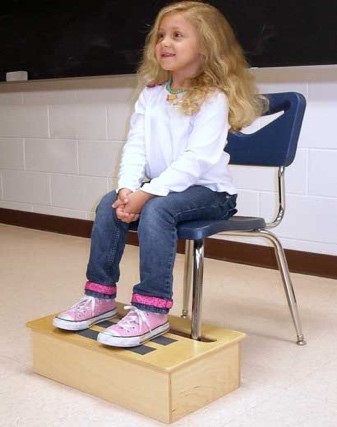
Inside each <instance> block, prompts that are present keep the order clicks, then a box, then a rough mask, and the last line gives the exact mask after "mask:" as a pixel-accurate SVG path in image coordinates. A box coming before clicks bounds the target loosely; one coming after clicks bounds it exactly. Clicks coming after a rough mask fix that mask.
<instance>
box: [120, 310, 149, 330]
mask: <svg viewBox="0 0 337 427" xmlns="http://www.w3.org/2000/svg"><path fill="white" fill-rule="evenodd" d="M124 308H125V310H130V311H129V313H128V314H127V315H126V316H125V317H123V319H121V320H120V321H119V322H118V326H119V327H120V328H122V329H125V330H126V331H127V332H129V331H130V330H131V329H134V328H139V327H141V326H142V325H143V323H145V324H146V326H147V327H148V328H149V330H150V331H151V326H150V324H149V321H148V319H147V317H146V314H145V312H144V311H142V310H139V309H138V308H137V307H134V306H133V305H127V306H125V307H124Z"/></svg>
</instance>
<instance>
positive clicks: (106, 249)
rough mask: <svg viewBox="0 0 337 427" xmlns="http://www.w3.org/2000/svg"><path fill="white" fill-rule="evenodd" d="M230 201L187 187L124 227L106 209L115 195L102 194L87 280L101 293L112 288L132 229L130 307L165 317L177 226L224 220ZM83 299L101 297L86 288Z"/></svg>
mask: <svg viewBox="0 0 337 427" xmlns="http://www.w3.org/2000/svg"><path fill="white" fill-rule="evenodd" d="M236 197H237V196H236V195H229V194H227V193H225V192H223V193H219V192H214V191H212V190H210V189H208V188H206V187H203V186H192V187H190V188H188V189H187V190H185V191H183V192H179V193H174V192H172V193H169V194H168V195H167V196H164V197H163V196H156V197H154V198H153V199H151V200H149V201H148V202H147V203H146V204H145V205H144V207H143V209H142V211H141V215H140V218H139V220H138V221H137V222H135V223H131V224H127V223H124V222H122V221H120V220H119V219H118V218H117V217H116V213H115V209H114V208H112V204H113V203H114V201H115V200H116V198H117V194H116V192H115V191H112V192H110V193H108V194H106V195H105V196H104V197H103V198H102V200H101V202H100V203H99V205H98V207H97V210H96V219H95V222H94V225H93V228H92V235H91V250H90V257H89V263H88V268H87V279H88V281H89V282H94V283H96V284H99V285H105V286H103V287H102V288H107V287H108V286H111V287H113V288H114V287H115V286H116V283H117V282H118V280H119V276H120V270H119V264H120V261H121V258H122V255H123V251H124V248H125V244H126V239H127V233H128V230H129V229H135V228H138V239H139V249H140V283H138V284H137V285H135V286H134V288H133V297H132V304H133V305H134V306H136V307H138V308H140V309H143V310H148V311H152V312H157V313H167V312H168V311H169V308H170V307H171V306H172V284H173V267H174V261H175V257H176V250H177V224H178V223H179V222H182V221H188V220H195V219H227V218H229V217H231V216H232V215H233V214H235V212H236V209H235V205H236ZM86 294H87V295H93V296H96V297H107V295H104V294H103V295H102V294H100V293H97V292H95V291H93V290H92V289H86ZM109 296H110V297H111V292H110V293H109ZM114 296H115V295H112V297H114Z"/></svg>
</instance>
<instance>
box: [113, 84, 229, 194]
mask: <svg viewBox="0 0 337 427" xmlns="http://www.w3.org/2000/svg"><path fill="white" fill-rule="evenodd" d="M167 95H168V92H167V90H166V88H165V85H158V86H155V87H146V88H145V89H143V91H142V92H141V94H140V96H139V98H138V100H137V102H136V104H135V111H134V113H133V115H132V117H131V121H130V131H129V134H128V138H127V142H126V144H125V145H124V148H123V154H122V161H121V165H120V171H119V181H118V188H129V189H130V190H133V191H135V190H137V189H139V188H140V187H141V185H142V183H143V182H144V179H148V180H150V182H148V183H145V184H144V185H143V186H142V190H143V191H145V192H148V193H151V194H155V195H158V196H166V195H167V194H168V193H169V192H171V191H175V192H181V191H184V190H186V189H187V188H188V187H190V186H192V185H203V186H205V187H208V188H210V189H211V190H214V191H227V192H228V193H229V194H235V193H236V192H237V190H236V188H235V186H234V185H233V181H232V177H231V174H230V172H229V170H228V162H229V155H228V154H227V153H225V152H224V147H225V145H226V138H227V133H228V129H229V124H228V120H227V119H226V118H227V117H228V101H227V98H226V96H225V95H224V94H223V93H222V92H215V93H214V94H211V95H210V96H209V97H208V98H207V99H206V101H205V102H204V103H203V105H202V106H201V108H200V110H199V112H198V113H196V114H194V115H186V114H184V113H183V112H181V111H180V109H179V108H178V107H177V106H174V105H172V103H170V102H168V101H167V99H166V98H167ZM178 96H181V95H178Z"/></svg>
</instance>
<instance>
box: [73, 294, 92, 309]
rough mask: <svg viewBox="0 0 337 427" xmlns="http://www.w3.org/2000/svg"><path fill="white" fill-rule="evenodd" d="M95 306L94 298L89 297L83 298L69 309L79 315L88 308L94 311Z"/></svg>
mask: <svg viewBox="0 0 337 427" xmlns="http://www.w3.org/2000/svg"><path fill="white" fill-rule="evenodd" d="M95 304H96V300H95V297H91V296H89V295H86V296H84V297H83V298H81V299H80V300H79V301H78V302H77V303H76V304H74V305H73V306H72V307H71V309H74V310H75V311H78V312H80V313H83V312H85V311H87V310H88V308H90V309H91V310H92V311H94V310H95Z"/></svg>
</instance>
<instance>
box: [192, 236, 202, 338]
mask: <svg viewBox="0 0 337 427" xmlns="http://www.w3.org/2000/svg"><path fill="white" fill-rule="evenodd" d="M203 274H204V241H203V240H194V245H193V291H192V328H191V337H192V339H193V340H200V339H201V305H202V304H201V303H202V287H203Z"/></svg>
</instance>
